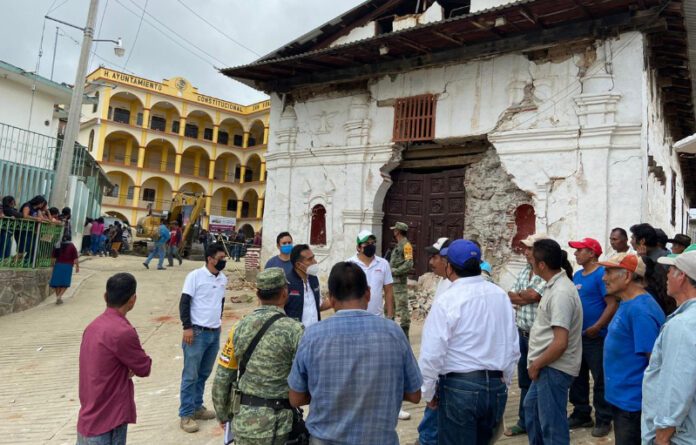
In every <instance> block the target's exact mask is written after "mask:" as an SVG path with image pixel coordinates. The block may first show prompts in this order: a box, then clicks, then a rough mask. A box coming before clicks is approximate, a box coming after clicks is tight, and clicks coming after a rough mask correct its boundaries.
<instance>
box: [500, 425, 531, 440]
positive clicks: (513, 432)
mask: <svg viewBox="0 0 696 445" xmlns="http://www.w3.org/2000/svg"><path fill="white" fill-rule="evenodd" d="M503 434H504V435H505V436H506V437H513V436H519V435H521V434H527V430H525V429H524V428H522V427H520V426H519V425H515V426H512V427H510V428H508V429H506V430H505V432H504V433H503Z"/></svg>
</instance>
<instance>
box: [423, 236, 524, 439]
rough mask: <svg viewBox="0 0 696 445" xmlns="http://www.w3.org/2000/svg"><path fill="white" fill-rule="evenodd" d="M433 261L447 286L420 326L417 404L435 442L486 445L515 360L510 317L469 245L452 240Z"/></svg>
mask: <svg viewBox="0 0 696 445" xmlns="http://www.w3.org/2000/svg"><path fill="white" fill-rule="evenodd" d="M440 255H442V256H447V265H446V267H445V274H446V275H447V277H448V278H449V280H450V281H452V285H451V286H450V287H449V289H447V291H445V292H444V293H443V294H442V296H441V297H440V298H438V299H437V300H435V302H434V303H433V306H432V308H431V309H430V313H429V314H428V317H427V318H426V320H425V325H424V326H423V340H422V343H421V349H420V351H421V356H420V360H419V366H420V369H421V373H422V374H423V387H422V388H421V390H422V393H423V398H424V399H425V400H426V401H427V402H428V407H430V409H434V410H437V412H438V444H441V445H442V444H444V445H449V444H472V445H473V444H478V443H489V442H490V441H491V440H492V439H493V436H494V434H495V431H496V430H497V429H498V428H499V427H500V426H501V424H502V420H503V419H502V416H503V412H504V411H505V403H506V402H507V385H509V384H510V382H511V380H512V375H513V374H514V372H515V367H516V366H517V360H518V359H519V357H520V350H519V340H518V336H517V326H516V325H515V314H514V311H513V309H512V304H511V303H510V299H509V298H508V296H507V295H506V294H505V292H504V291H503V290H502V289H501V288H499V287H498V286H496V285H495V284H493V283H490V282H488V281H486V280H484V279H483V278H482V277H481V251H480V250H479V248H478V247H476V245H475V244H474V243H472V242H471V241H468V240H461V239H460V240H456V241H454V242H453V243H452V244H451V245H450V246H449V247H447V248H444V249H442V250H441V251H440ZM438 379H439V383H437V384H436V382H438ZM436 387H437V394H436ZM463 406H466V407H467V409H460V407H463Z"/></svg>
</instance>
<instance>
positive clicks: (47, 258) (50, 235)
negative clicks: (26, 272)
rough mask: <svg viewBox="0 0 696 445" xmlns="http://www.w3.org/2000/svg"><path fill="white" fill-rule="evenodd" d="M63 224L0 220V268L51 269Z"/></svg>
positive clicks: (10, 219) (11, 219) (31, 220)
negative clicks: (53, 254) (54, 250)
mask: <svg viewBox="0 0 696 445" xmlns="http://www.w3.org/2000/svg"><path fill="white" fill-rule="evenodd" d="M62 234H63V224H56V223H50V222H45V221H37V220H33V219H14V218H4V217H0V269H41V268H47V267H51V257H52V253H53V248H54V247H55V245H56V243H57V242H58V241H60V240H61V236H62Z"/></svg>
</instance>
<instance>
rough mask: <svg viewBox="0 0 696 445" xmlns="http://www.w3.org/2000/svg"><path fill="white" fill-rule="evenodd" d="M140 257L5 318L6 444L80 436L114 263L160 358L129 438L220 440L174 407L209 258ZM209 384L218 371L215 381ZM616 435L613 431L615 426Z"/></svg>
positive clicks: (0, 405)
mask: <svg viewBox="0 0 696 445" xmlns="http://www.w3.org/2000/svg"><path fill="white" fill-rule="evenodd" d="M142 260H143V258H139V257H132V256H121V257H119V258H117V259H113V258H89V259H88V260H86V261H84V263H83V264H82V266H81V268H80V273H79V274H76V275H74V277H73V287H72V288H71V289H70V290H69V291H68V293H67V294H66V295H65V296H64V300H65V304H63V305H62V306H56V305H55V304H54V301H55V300H54V297H49V298H48V299H47V300H46V301H45V302H44V303H42V304H41V305H39V306H37V307H35V308H33V309H30V310H27V311H24V312H20V313H16V314H10V315H6V316H3V317H0V326H2V329H3V332H5V333H6V334H7V335H8V337H9V338H8V340H7V341H5V345H4V348H2V350H0V444H7V445H10V444H11V445H20V444H32V445H33V444H61V445H72V444H74V443H75V436H76V432H75V425H76V422H77V413H78V410H79V406H80V405H79V399H78V388H77V385H78V354H79V348H80V340H81V336H82V331H83V329H84V328H85V326H86V325H87V324H88V323H89V322H91V320H92V319H93V318H94V317H96V316H97V315H99V314H100V313H101V312H103V310H104V299H103V295H104V287H105V283H106V279H107V278H108V277H109V276H111V275H112V274H114V273H117V272H131V273H133V274H134V275H135V277H136V279H137V280H138V293H137V294H138V299H137V303H136V306H135V308H134V310H133V311H132V312H131V313H130V314H129V316H128V318H129V320H130V321H131V323H132V324H133V325H134V326H135V327H136V329H137V330H138V333H139V335H140V339H141V342H142V343H143V345H144V348H145V350H146V351H147V352H148V354H150V356H151V357H152V359H153V365H152V374H151V375H150V377H148V378H144V379H140V378H134V382H135V399H136V404H137V408H138V423H137V424H136V425H130V426H129V430H128V439H129V440H128V443H129V444H132V445H138V444H142V445H146V444H152V443H162V444H201V445H208V444H211V445H212V444H216V445H217V444H220V443H221V442H222V431H221V430H220V429H219V428H218V426H217V425H216V423H215V421H207V422H201V425H202V428H201V431H199V432H198V433H195V434H187V433H184V432H182V431H181V430H180V429H179V419H178V417H177V409H178V405H179V383H180V378H181V367H182V351H181V343H180V342H181V325H180V323H179V318H178V302H179V295H180V292H181V285H182V284H183V281H184V277H185V274H186V273H187V272H189V271H191V270H193V269H195V268H197V267H200V266H201V265H202V263H201V262H192V261H185V262H184V264H183V266H181V267H179V266H174V267H173V268H172V269H170V270H166V271H157V270H154V267H153V268H152V269H151V270H146V269H145V268H143V266H142V265H141V264H140V263H141V262H142ZM228 264H229V267H228V269H230V268H231V269H232V270H227V271H226V273H227V274H228V275H229V277H230V282H231V283H232V282H233V280H234V278H235V277H239V276H241V272H240V271H241V268H240V265H241V264H242V263H228ZM251 295H253V291H252V290H250V289H244V288H238V289H237V290H230V291H228V297H230V296H236V297H237V298H239V299H241V300H242V301H243V302H242V303H236V304H235V303H230V302H229V298H228V300H227V302H226V304H225V311H224V320H223V335H222V337H223V338H221V343H223V342H224V340H225V338H226V335H227V333H228V332H229V328H230V327H231V326H232V324H233V323H234V322H235V320H238V319H239V318H241V317H242V316H243V315H244V314H246V313H249V312H250V311H252V310H253V308H254V307H255V302H253V301H252V302H248V301H247V300H248V298H247V297H248V296H251ZM421 327H422V322H417V323H414V324H413V325H412V336H413V338H412V339H411V340H412V343H413V345H414V348H415V350H416V353H417V352H418V347H419V345H420V330H421ZM209 383H210V384H212V376H211V379H210V380H209ZM210 384H209V385H207V387H206V392H207V394H206V397H205V400H206V401H207V402H206V405H207V406H208V407H209V408H212V402H211V401H210V400H211V399H210ZM518 400H519V390H518V389H517V388H516V387H514V386H513V388H511V391H510V400H509V401H508V407H507V409H506V412H505V420H506V422H507V423H508V424H509V423H511V422H514V421H515V420H516V412H517V402H518ZM423 407H424V405H423V403H421V404H419V405H417V406H414V405H412V404H409V403H406V404H405V409H406V410H407V411H409V412H410V413H411V414H412V419H411V420H409V421H400V422H399V424H398V428H397V430H398V433H399V437H400V441H401V443H402V444H409V445H410V444H412V443H413V442H414V441H415V440H416V438H417V431H416V427H417V426H418V422H419V421H420V419H421V416H422V412H423ZM610 436H611V435H610ZM571 437H572V443H573V444H577V445H581V444H582V445H585V444H599V443H602V444H604V443H609V442H612V441H613V438H605V439H602V440H597V439H592V438H591V437H590V436H589V431H588V430H583V431H581V432H579V433H577V432H573V433H572V436H571ZM500 443H503V444H507V445H517V444H526V443H527V440H526V436H521V437H517V438H514V439H504V440H501V441H500Z"/></svg>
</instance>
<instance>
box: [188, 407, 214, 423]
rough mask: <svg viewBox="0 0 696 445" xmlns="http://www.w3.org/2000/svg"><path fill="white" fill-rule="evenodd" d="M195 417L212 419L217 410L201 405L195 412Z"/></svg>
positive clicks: (197, 418)
mask: <svg viewBox="0 0 696 445" xmlns="http://www.w3.org/2000/svg"><path fill="white" fill-rule="evenodd" d="M193 418H194V419H196V420H212V419H214V418H215V411H213V410H210V409H208V408H206V407H205V406H201V407H200V408H199V409H197V410H196V411H195V412H194V413H193Z"/></svg>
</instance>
